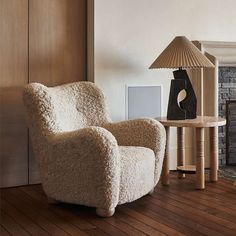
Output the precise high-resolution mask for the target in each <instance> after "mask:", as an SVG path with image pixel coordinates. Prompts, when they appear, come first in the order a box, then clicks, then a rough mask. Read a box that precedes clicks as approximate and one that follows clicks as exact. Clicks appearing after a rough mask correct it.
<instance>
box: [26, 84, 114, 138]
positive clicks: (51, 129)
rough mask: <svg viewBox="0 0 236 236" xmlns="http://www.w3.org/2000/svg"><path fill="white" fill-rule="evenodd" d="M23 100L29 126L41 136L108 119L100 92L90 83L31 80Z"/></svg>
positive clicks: (95, 123)
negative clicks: (51, 84) (52, 83)
mask: <svg viewBox="0 0 236 236" xmlns="http://www.w3.org/2000/svg"><path fill="white" fill-rule="evenodd" d="M23 100H24V104H25V107H26V113H27V119H28V123H29V126H30V128H31V129H32V130H33V133H35V132H36V133H37V135H40V136H41V135H43V136H45V135H50V134H53V133H59V132H64V131H74V130H77V129H81V128H84V127H87V126H100V125H102V124H104V123H106V122H109V121H110V118H109V116H108V113H107V110H106V105H105V99H104V95H103V93H102V92H101V90H100V89H98V88H97V87H96V86H95V85H94V84H93V83H90V82H75V83H71V84H65V85H61V86H56V87H46V86H44V85H42V84H39V83H32V84H29V85H27V86H26V87H25V89H24V92H23Z"/></svg>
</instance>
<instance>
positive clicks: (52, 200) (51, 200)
mask: <svg viewBox="0 0 236 236" xmlns="http://www.w3.org/2000/svg"><path fill="white" fill-rule="evenodd" d="M47 199H48V203H49V204H53V205H54V204H58V201H57V200H55V199H54V198H51V197H48V196H47Z"/></svg>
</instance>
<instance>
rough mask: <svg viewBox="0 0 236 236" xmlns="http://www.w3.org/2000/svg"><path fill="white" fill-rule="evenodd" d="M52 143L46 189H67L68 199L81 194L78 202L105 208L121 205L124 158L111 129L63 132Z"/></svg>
mask: <svg viewBox="0 0 236 236" xmlns="http://www.w3.org/2000/svg"><path fill="white" fill-rule="evenodd" d="M48 146H49V152H50V155H49V156H50V160H48V161H47V166H45V167H44V168H45V169H47V171H46V172H47V176H46V179H44V181H47V182H48V183H49V182H50V183H49V184H47V186H49V189H47V190H46V192H50V195H51V197H53V195H54V196H55V194H57V192H58V191H61V189H63V192H64V193H65V196H67V199H65V201H67V202H71V201H72V200H73V199H74V198H75V197H74V195H76V194H77V195H79V197H78V199H80V200H79V201H78V202H74V203H80V202H82V203H83V204H86V203H87V205H89V206H96V207H101V208H105V209H109V208H114V207H115V206H116V205H117V203H118V198H119V183H120V159H119V150H118V145H117V141H116V139H115V138H114V136H113V135H112V134H111V133H110V132H109V131H107V130H105V129H104V128H100V127H89V128H84V129H81V130H78V131H73V132H65V133H60V134H57V135H55V136H53V137H50V138H49V139H48ZM50 188H51V189H50ZM52 189H53V190H52ZM68 198H69V199H68ZM70 199H71V200H70ZM72 202H73V201H72ZM94 203H96V204H94Z"/></svg>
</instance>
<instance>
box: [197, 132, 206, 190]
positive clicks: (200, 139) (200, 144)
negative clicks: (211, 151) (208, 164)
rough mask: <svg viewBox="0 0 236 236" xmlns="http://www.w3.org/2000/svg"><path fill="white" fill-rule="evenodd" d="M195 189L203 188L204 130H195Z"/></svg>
mask: <svg viewBox="0 0 236 236" xmlns="http://www.w3.org/2000/svg"><path fill="white" fill-rule="evenodd" d="M196 146H197V160H196V188H197V189H204V188H205V172H204V171H205V168H204V166H205V159H204V128H196Z"/></svg>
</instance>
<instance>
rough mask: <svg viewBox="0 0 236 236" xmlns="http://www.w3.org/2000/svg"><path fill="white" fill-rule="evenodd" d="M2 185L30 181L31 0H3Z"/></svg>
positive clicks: (0, 47)
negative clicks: (26, 106) (25, 98)
mask: <svg viewBox="0 0 236 236" xmlns="http://www.w3.org/2000/svg"><path fill="white" fill-rule="evenodd" d="M0 29H1V31H0V32H1V33H0V34H1V35H0V109H1V110H0V168H1V171H0V187H8V186H16V185H24V184H27V183H28V130H27V127H26V123H25V118H24V110H23V103H22V88H23V86H24V85H25V84H26V83H27V82H28V0H17V1H16V0H1V1H0Z"/></svg>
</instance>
